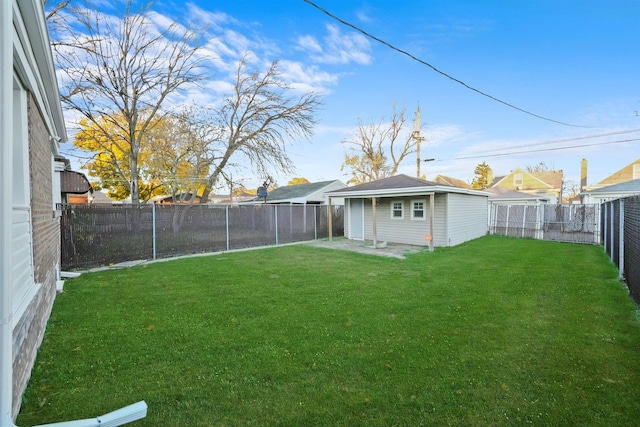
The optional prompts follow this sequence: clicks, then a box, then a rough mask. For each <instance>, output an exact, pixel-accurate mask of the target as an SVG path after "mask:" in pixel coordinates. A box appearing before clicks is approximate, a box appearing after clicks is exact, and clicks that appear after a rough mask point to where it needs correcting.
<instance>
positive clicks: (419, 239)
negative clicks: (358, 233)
mask: <svg viewBox="0 0 640 427" xmlns="http://www.w3.org/2000/svg"><path fill="white" fill-rule="evenodd" d="M413 200H424V202H425V219H424V220H416V219H411V202H412V201H413ZM395 201H402V202H403V204H404V218H403V219H392V218H391V204H392V203H393V202H395ZM445 202H446V201H445V195H443V194H436V196H435V221H434V233H433V234H434V245H435V246H445V245H444V243H445V239H444V236H445V227H446V221H444V219H445V216H444V215H443V214H444V212H445ZM429 215H430V214H429V196H416V197H398V198H382V199H377V201H376V219H377V221H376V222H377V226H376V238H377V240H378V241H379V242H383V241H387V242H391V243H404V244H410V245H417V246H427V245H428V244H429V243H428V242H427V241H426V240H425V238H424V237H425V235H426V234H429V232H430V224H429ZM364 221H365V229H364V235H365V240H373V208H372V203H371V199H367V200H365V206H364Z"/></svg>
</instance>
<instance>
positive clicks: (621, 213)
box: [600, 196, 640, 304]
mask: <svg viewBox="0 0 640 427" xmlns="http://www.w3.org/2000/svg"><path fill="white" fill-rule="evenodd" d="M600 215H601V222H602V243H603V244H604V249H605V251H606V252H607V254H609V257H610V258H611V261H612V262H613V263H614V264H615V265H616V267H618V271H619V272H620V278H621V279H623V280H624V281H626V283H627V287H628V288H629V293H630V294H631V297H632V298H633V300H634V301H635V302H636V303H637V304H640V196H634V197H626V198H624V199H617V200H612V201H609V202H605V203H603V204H602V212H601V214H600Z"/></svg>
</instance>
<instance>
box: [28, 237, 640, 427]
mask: <svg viewBox="0 0 640 427" xmlns="http://www.w3.org/2000/svg"><path fill="white" fill-rule="evenodd" d="M638 396H640V319H639V317H638V315H637V312H636V307H635V305H634V304H633V303H632V302H631V300H630V299H629V297H628V294H627V290H626V288H625V287H624V286H623V285H622V284H621V283H620V282H619V281H618V280H617V271H616V270H615V268H614V267H613V266H612V265H611V263H610V262H609V261H608V259H607V257H606V255H605V254H604V253H603V250H602V248H601V247H597V246H586V245H573V244H565V243H555V242H543V241H534V240H521V239H512V238H505V237H495V236H489V237H484V238H481V239H478V240H475V241H472V242H468V243H465V244H463V245H460V246H457V247H454V248H445V249H438V250H436V252H433V253H429V252H421V253H418V254H414V255H410V256H408V258H407V259H405V260H398V259H392V258H383V257H377V256H370V255H363V254H358V253H351V252H343V251H335V250H330V249H321V248H314V247H310V246H305V245H295V246H286V247H274V248H269V249H261V250H255V251H247V252H237V253H227V254H222V255H217V256H211V257H198V258H190V259H181V260H175V261H169V262H164V263H157V264H150V265H144V266H139V267H134V268H130V269H123V270H114V271H106V272H99V273H91V274H84V275H82V276H81V277H79V278H77V279H73V280H70V281H68V282H67V283H66V285H65V292H64V293H63V294H61V295H59V296H58V299H57V300H56V303H55V306H54V309H53V313H52V316H51V320H50V322H49V326H48V328H47V332H46V335H45V339H44V343H43V345H42V347H41V349H40V352H39V354H38V360H37V362H36V366H35V368H34V371H33V376H32V378H31V381H30V384H29V387H28V390H27V392H26V395H25V399H24V403H23V407H22V412H21V414H20V416H19V418H18V424H19V425H33V424H41V423H48V422H57V421H63V420H71V419H78V418H88V417H94V416H97V415H101V414H104V413H106V412H110V411H112V410H115V409H118V408H120V407H122V406H125V405H128V404H131V403H134V402H136V401H139V400H145V401H146V402H147V404H148V406H149V409H148V415H147V417H146V418H145V419H144V420H141V421H138V422H137V423H135V424H134V425H139V426H227V425H228V426H237V425H255V426H262V425H282V426H314V425H321V426H354V425H371V426H393V425H400V426H414V425H460V426H473V425H523V424H533V425H545V426H547V425H558V426H565V425H589V426H593V425H596V426H597V425H601V426H613V425H620V426H622V425H636V424H637V422H638V420H639V419H640V400H639V399H638Z"/></svg>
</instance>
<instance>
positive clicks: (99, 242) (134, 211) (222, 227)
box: [61, 204, 344, 270]
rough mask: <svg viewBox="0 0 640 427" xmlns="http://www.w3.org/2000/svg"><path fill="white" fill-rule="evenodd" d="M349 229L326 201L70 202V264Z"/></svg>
mask: <svg viewBox="0 0 640 427" xmlns="http://www.w3.org/2000/svg"><path fill="white" fill-rule="evenodd" d="M329 214H331V215H332V226H333V235H334V236H336V235H343V234H344V215H343V207H342V206H335V207H332V208H331V212H330V211H329V207H328V206H326V205H271V204H261V205H244V206H232V207H231V206H215V205H199V204H193V205H180V204H175V205H157V204H140V205H131V204H128V205H127V204H123V205H99V204H96V205H65V206H63V208H62V218H61V235H62V247H61V259H62V260H61V264H62V268H63V269H65V270H74V269H80V268H88V267H97V266H106V265H110V264H116V263H121V262H125V261H134V260H141V259H156V258H166V257H171V256H177V255H186V254H193V253H204V252H219V251H228V250H232V249H243V248H250V247H256V246H266V245H277V244H282V243H291V242H298V241H305V240H314V239H320V238H324V237H328V236H329V229H328V227H329V221H328V215H329Z"/></svg>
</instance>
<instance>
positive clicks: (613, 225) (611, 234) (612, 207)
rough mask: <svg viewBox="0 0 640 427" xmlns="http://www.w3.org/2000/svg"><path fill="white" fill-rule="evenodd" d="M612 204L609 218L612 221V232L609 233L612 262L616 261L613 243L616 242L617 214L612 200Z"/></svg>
mask: <svg viewBox="0 0 640 427" xmlns="http://www.w3.org/2000/svg"><path fill="white" fill-rule="evenodd" d="M610 206H611V215H609V217H610V218H609V221H610V225H609V226H610V227H611V232H610V233H609V239H610V241H609V249H610V250H611V253H610V254H609V255H610V256H609V258H611V262H615V261H614V260H613V244H614V243H615V239H614V237H613V235H614V232H615V222H614V217H615V215H616V209H615V206H614V203H613V202H611V205H610Z"/></svg>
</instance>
